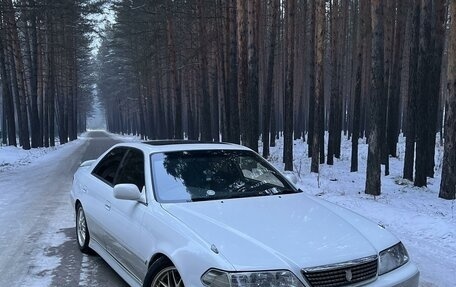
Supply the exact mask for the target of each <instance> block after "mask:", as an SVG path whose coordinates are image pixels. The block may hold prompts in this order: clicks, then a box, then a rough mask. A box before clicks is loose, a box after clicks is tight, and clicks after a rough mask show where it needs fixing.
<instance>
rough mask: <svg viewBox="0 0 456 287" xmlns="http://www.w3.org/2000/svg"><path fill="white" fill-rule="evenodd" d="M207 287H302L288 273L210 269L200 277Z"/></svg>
mask: <svg viewBox="0 0 456 287" xmlns="http://www.w3.org/2000/svg"><path fill="white" fill-rule="evenodd" d="M201 282H203V284H204V286H207V287H253V286H255V287H304V285H302V283H301V282H300V281H299V279H298V278H296V276H294V275H293V273H291V272H290V271H286V270H277V271H260V272H225V271H221V270H217V269H210V270H208V271H207V272H206V273H204V275H203V276H202V277H201Z"/></svg>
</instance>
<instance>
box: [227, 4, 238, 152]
mask: <svg viewBox="0 0 456 287" xmlns="http://www.w3.org/2000/svg"><path fill="white" fill-rule="evenodd" d="M229 9H230V17H229V28H230V43H229V51H230V52H229V53H230V54H229V60H230V61H229V75H228V81H229V83H228V87H229V94H228V99H227V105H229V135H228V140H229V141H230V142H232V143H239V140H240V136H239V135H240V131H239V124H240V123H239V93H238V82H237V79H238V53H237V50H238V47H237V34H238V31H237V25H236V19H237V10H236V0H230V8H229Z"/></svg>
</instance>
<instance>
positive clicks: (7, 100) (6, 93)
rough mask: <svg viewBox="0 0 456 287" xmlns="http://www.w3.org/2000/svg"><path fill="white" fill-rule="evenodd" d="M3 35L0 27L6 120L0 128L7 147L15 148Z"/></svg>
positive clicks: (0, 75)
mask: <svg viewBox="0 0 456 287" xmlns="http://www.w3.org/2000/svg"><path fill="white" fill-rule="evenodd" d="M0 24H1V21H0ZM4 33H5V28H4V27H0V78H1V86H2V96H3V116H4V117H5V120H6V126H5V125H3V126H2V128H3V130H2V133H3V135H4V136H6V135H8V136H7V138H8V145H13V146H17V142H16V124H15V118H14V102H13V94H12V91H11V86H10V83H9V80H10V79H9V76H8V71H7V69H6V53H5V43H4V42H3V41H4V40H5V39H6V36H5V34H4Z"/></svg>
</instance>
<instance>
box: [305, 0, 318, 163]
mask: <svg viewBox="0 0 456 287" xmlns="http://www.w3.org/2000/svg"><path fill="white" fill-rule="evenodd" d="M309 11H310V27H309V34H310V35H309V120H308V127H309V128H308V129H309V131H308V136H307V156H308V157H312V154H313V146H314V144H313V138H314V127H315V110H316V108H315V107H316V106H315V36H316V35H315V33H316V32H315V29H316V28H315V20H316V19H315V11H316V8H315V1H309ZM311 170H312V168H311Z"/></svg>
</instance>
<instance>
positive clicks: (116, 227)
mask: <svg viewBox="0 0 456 287" xmlns="http://www.w3.org/2000/svg"><path fill="white" fill-rule="evenodd" d="M144 168H145V165H144V154H143V152H142V151H140V150H137V149H134V148H131V149H129V150H128V152H127V155H126V157H125V159H124V161H123V162H122V164H121V167H120V169H119V172H118V175H117V177H116V180H115V183H116V184H119V183H133V184H135V185H136V186H138V188H139V190H140V191H141V192H142V193H143V199H142V200H141V201H143V202H141V201H131V200H121V199H116V198H114V195H112V198H111V201H110V204H111V209H110V210H109V217H110V219H111V220H109V221H108V224H109V226H108V228H109V235H110V236H109V237H108V242H107V248H108V251H109V253H111V254H112V255H113V256H114V257H115V258H116V259H117V261H119V262H120V263H121V264H122V265H123V266H124V268H126V269H127V270H128V271H129V272H130V273H131V274H132V275H134V276H135V277H136V278H137V279H138V281H141V280H142V279H143V277H144V274H145V273H146V271H147V266H146V264H145V262H146V261H147V260H148V259H149V258H146V254H145V252H144V250H145V249H144V246H146V244H150V242H148V240H147V238H144V236H143V228H142V221H143V218H144V213H145V210H146V208H147V203H146V201H147V199H146V196H145V179H144ZM111 194H113V193H111Z"/></svg>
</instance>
